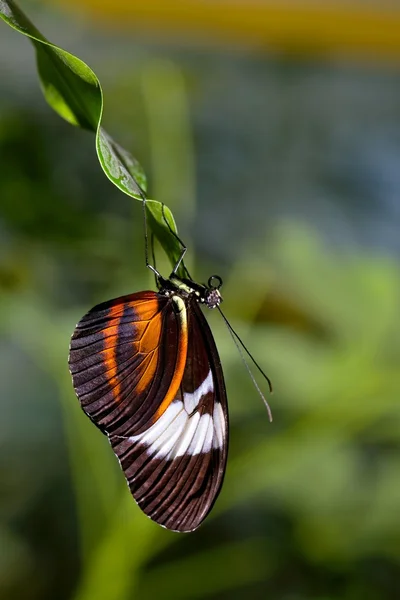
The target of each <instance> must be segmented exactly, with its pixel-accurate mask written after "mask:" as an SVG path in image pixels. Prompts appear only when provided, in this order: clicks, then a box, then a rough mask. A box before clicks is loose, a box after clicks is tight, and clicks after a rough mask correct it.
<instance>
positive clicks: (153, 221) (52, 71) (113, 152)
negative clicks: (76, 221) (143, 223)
mask: <svg viewBox="0 0 400 600" xmlns="http://www.w3.org/2000/svg"><path fill="white" fill-rule="evenodd" d="M0 17H1V18H2V19H3V20H4V21H5V22H6V23H7V24H8V25H10V27H12V28H13V29H15V30H16V31H18V32H19V33H22V34H23V35H26V36H27V37H29V39H30V41H31V42H32V44H33V45H34V47H35V50H36V61H37V67H38V73H39V78H40V84H41V88H42V91H43V94H44V96H45V98H46V100H47V102H48V104H49V105H50V106H51V107H52V108H53V109H54V110H55V111H56V112H57V113H58V114H59V115H60V116H61V117H62V118H63V119H65V120H66V121H68V123H71V124H72V125H76V126H78V127H81V128H83V129H88V130H89V131H92V132H94V133H95V134H96V151H97V155H98V158H99V161H100V164H101V166H102V168H103V171H104V173H105V174H106V175H107V177H108V178H109V179H110V181H111V182H112V183H113V184H114V185H116V186H117V187H118V188H119V189H120V190H121V191H122V192H124V193H125V194H127V195H128V196H130V197H132V198H135V199H136V200H140V201H142V200H143V198H145V193H146V189H147V185H146V175H145V173H144V171H143V168H142V167H141V165H140V164H139V163H138V161H137V160H136V159H135V158H134V157H133V156H132V155H131V154H130V153H129V152H127V151H126V150H125V149H124V148H122V147H121V146H120V145H119V144H117V143H116V142H115V141H114V140H113V139H112V138H111V137H110V136H109V135H108V133H107V132H106V131H105V130H104V129H103V127H102V126H101V121H102V114H103V92H102V89H101V85H100V81H99V80H98V78H97V76H96V75H95V73H94V72H93V71H92V70H91V69H90V67H88V66H87V65H86V64H85V63H84V62H83V61H82V60H80V59H79V58H77V57H76V56H74V55H73V54H70V53H69V52H66V51H65V50H62V49H61V48H59V47H58V46H55V45H54V44H52V43H51V42H49V41H48V40H47V39H46V38H45V37H44V36H43V35H42V34H41V33H40V32H39V31H38V30H37V29H36V27H35V26H34V25H33V23H31V21H30V20H29V19H28V17H26V15H25V14H24V13H23V12H22V11H21V9H20V8H19V7H18V6H17V5H16V4H15V2H13V1H12V0H0ZM147 215H148V217H149V218H148V223H149V227H150V228H151V230H152V231H153V233H154V235H155V236H156V238H157V239H158V241H159V242H160V244H161V246H162V248H163V249H164V251H165V252H166V254H167V256H168V258H169V260H170V262H171V264H172V265H173V266H174V265H175V264H176V261H177V260H178V258H179V256H180V254H181V250H182V248H181V244H180V242H179V240H178V238H177V237H176V236H175V235H174V234H173V232H174V233H176V231H177V229H176V225H175V221H174V218H173V216H172V213H171V211H170V209H168V208H167V207H164V210H163V209H162V204H161V203H160V202H157V201H156V200H152V201H149V203H148V204H147ZM178 274H179V275H182V276H184V274H185V270H184V265H183V263H182V264H181V266H180V268H179V270H178Z"/></svg>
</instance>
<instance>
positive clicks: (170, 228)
mask: <svg viewBox="0 0 400 600" xmlns="http://www.w3.org/2000/svg"><path fill="white" fill-rule="evenodd" d="M162 216H163V219H164V222H165V224H166V226H167V227H168V229H169V232H170V233H171V234H172V235H173V236H174V238H175V239H176V240H177V241H178V242H179V243H180V245H181V246H182V251H181V255H180V257H179V258H178V260H177V262H176V265H175V266H174V268H173V270H172V273H173V274H174V275H175V274H176V272H177V270H178V269H179V265H180V264H181V263H182V265H183V268H184V269H185V273H186V276H187V277H188V278H189V279H190V280H191V281H192V277H191V275H190V273H189V271H188V270H187V268H186V265H185V263H184V262H183V258H184V256H185V254H186V251H187V247H186V245H185V244H184V243H183V241H182V240H181V238H180V237H179V236H178V234H177V233H176V231H174V230H173V229H172V227H171V225H170V224H169V223H168V219H167V217H166V216H165V204H164V203H163V204H162Z"/></svg>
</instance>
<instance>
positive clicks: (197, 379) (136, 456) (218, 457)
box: [110, 297, 228, 531]
mask: <svg viewBox="0 0 400 600" xmlns="http://www.w3.org/2000/svg"><path fill="white" fill-rule="evenodd" d="M172 302H174V303H175V302H176V303H177V305H178V306H180V307H181V308H182V304H183V306H185V304H184V303H183V300H181V299H180V298H178V297H173V298H172ZM186 311H187V323H188V350H187V360H186V366H185V370H184V374H183V378H182V382H181V386H180V389H179V390H178V391H177V393H176V395H175V398H174V400H173V402H172V403H170V404H169V405H168V407H167V409H166V410H165V411H164V412H163V413H162V414H161V415H160V416H159V417H158V419H157V420H156V421H155V423H153V424H152V425H151V426H150V427H149V428H148V429H146V430H144V431H142V432H141V433H140V434H137V435H131V436H123V437H121V436H117V435H110V442H111V445H112V447H113V449H114V452H115V453H116V455H117V456H118V458H119V460H120V463H121V467H122V469H123V471H124V473H125V476H126V478H127V481H128V485H129V487H130V490H131V492H132V495H133V496H134V498H135V500H136V501H137V503H138V504H139V506H140V508H141V509H142V510H143V511H144V512H145V513H146V514H147V515H148V516H149V517H150V518H151V519H153V520H154V521H156V522H157V523H159V524H161V525H163V526H164V527H167V528H168V529H172V530H174V531H192V530H194V529H196V528H197V527H198V526H199V525H200V524H201V522H202V521H203V520H204V518H205V517H206V516H207V514H208V513H209V511H210V510H211V508H212V506H213V504H214V502H215V500H216V498H217V496H218V493H219V491H220V489H221V485H222V481H223V477H224V472H225V465H226V458H227V450H228V411H227V402H226V392H225V385H224V379H223V374H222V368H221V363H220V360H219V356H218V352H217V349H216V346H215V342H214V339H213V337H212V334H211V331H210V328H209V326H208V323H207V321H206V319H205V317H204V315H203V313H202V311H201V309H200V307H199V305H198V304H197V301H196V300H195V299H194V298H193V297H191V298H190V299H189V300H188V301H187V303H186ZM161 400H162V397H161V396H160V397H159V402H161Z"/></svg>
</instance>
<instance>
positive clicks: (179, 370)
mask: <svg viewBox="0 0 400 600" xmlns="http://www.w3.org/2000/svg"><path fill="white" fill-rule="evenodd" d="M172 301H173V302H174V303H175V306H176V307H177V308H178V313H177V317H178V320H179V324H180V331H179V340H178V352H177V363H176V365H175V371H174V375H173V377H172V380H171V383H170V386H169V388H168V392H167V393H166V394H165V397H164V400H163V401H162V402H161V404H160V406H159V408H158V410H157V412H156V414H155V415H154V421H157V419H159V418H160V417H161V415H162V414H163V413H164V412H165V411H166V410H167V408H168V406H169V405H170V404H171V402H172V401H173V400H174V398H175V397H176V394H177V392H178V389H179V386H180V385H181V382H182V377H183V372H184V370H185V365H186V358H187V347H188V327H187V310H186V305H185V302H184V301H183V300H182V298H181V297H180V296H172Z"/></svg>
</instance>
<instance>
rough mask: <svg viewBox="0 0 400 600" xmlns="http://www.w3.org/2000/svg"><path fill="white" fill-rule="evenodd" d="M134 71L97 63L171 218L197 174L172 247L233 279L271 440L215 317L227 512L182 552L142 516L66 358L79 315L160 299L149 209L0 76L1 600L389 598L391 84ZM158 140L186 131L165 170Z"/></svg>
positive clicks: (394, 308) (398, 411)
mask: <svg viewBox="0 0 400 600" xmlns="http://www.w3.org/2000/svg"><path fill="white" fill-rule="evenodd" d="M62 26H63V27H65V24H64V23H63V24H62ZM17 37H18V36H17ZM3 39H4V38H3ZM9 39H10V40H11V38H9ZM9 39H8V38H7V44H8V43H9ZM10 43H13V42H10ZM101 43H102V44H103V43H104V40H103V38H102V39H101ZM131 43H133V42H132V41H131V40H129V44H128V46H127V47H129V46H130V44H131ZM3 44H4V42H3V41H2V39H1V38H0V50H3V49H4V47H5V46H4V45H3ZM93 44H94V45H95V41H94V42H93ZM110 47H111V44H110ZM136 48H137V52H140V48H141V46H137V47H136ZM23 51H24V52H28V49H27V48H24V49H23ZM114 51H115V52H117V51H116V50H114ZM142 51H143V50H142ZM143 52H144V51H143ZM127 54H128V53H127ZM144 54H145V56H144V59H143V60H142V63H141V64H140V66H137V68H136V70H135V73H132V75H131V82H130V87H129V86H128V78H127V77H126V71H125V72H124V75H125V76H124V77H123V78H122V79H119V78H118V77H117V76H116V75H115V72H114V71H115V65H116V63H117V62H118V61H117V58H118V60H121V61H123V59H124V58H125V60H128V61H129V60H130V57H129V56H128V55H127V56H126V57H125V55H124V52H123V50H120V51H119V54H118V53H116V54H115V55H112V56H110V57H109V61H110V62H109V63H105V64H106V65H107V66H108V68H109V70H110V72H112V73H113V77H114V78H115V79H112V77H111V75H109V77H110V78H111V79H110V80H108V84H107V85H108V86H109V87H107V88H106V93H107V90H108V92H109V95H110V109H111V110H110V114H111V117H110V122H111V124H112V129H113V131H114V130H115V131H116V132H117V137H120V136H119V135H118V133H121V132H122V134H123V135H125V136H127V138H126V139H127V140H128V142H129V139H130V133H129V134H127V133H126V131H124V127H126V122H127V116H131V114H127V111H128V109H127V105H129V103H130V102H132V103H133V104H134V105H135V106H134V109H132V110H134V128H135V135H136V139H135V144H136V145H137V144H138V140H139V142H140V145H141V147H142V148H143V157H144V160H143V162H144V164H146V163H147V164H148V165H149V172H150V173H151V182H152V183H153V185H155V186H156V187H157V189H158V190H159V191H160V193H162V192H163V182H164V181H165V182H166V192H167V194H168V197H173V189H172V188H173V186H172V184H171V181H173V176H172V175H171V174H172V173H176V172H177V170H178V169H177V165H181V164H186V165H188V172H189V173H190V174H189V175H188V177H187V180H186V183H185V189H186V190H187V191H188V194H192V195H191V196H190V197H191V203H190V210H188V208H187V205H186V204H184V205H183V207H182V213H180V204H183V203H181V202H180V194H182V190H181V189H177V190H176V196H177V198H178V200H179V201H178V200H176V205H174V206H173V208H174V212H175V213H176V214H177V216H178V224H180V223H181V220H180V216H181V214H182V221H183V222H184V223H185V225H184V227H183V231H184V232H185V233H187V235H184V238H185V240H186V239H187V237H188V236H189V234H190V232H192V235H193V238H194V239H195V242H194V243H193V244H192V245H191V247H190V249H189V250H190V253H191V255H192V258H193V256H195V258H196V263H197V268H196V276H197V277H198V279H199V280H200V281H201V280H203V279H206V278H207V277H208V276H209V275H210V274H211V273H219V274H220V275H221V276H222V277H223V279H224V286H223V290H222V292H223V296H224V300H225V302H224V312H225V313H226V314H227V316H228V317H229V318H230V320H231V322H232V325H233V326H234V328H235V329H236V330H237V331H238V332H239V333H240V335H241V337H242V338H243V340H244V341H245V343H246V345H247V346H248V347H249V348H250V350H251V351H252V353H253V354H254V356H255V357H256V358H257V360H258V361H259V362H260V363H261V364H262V366H263V367H264V368H265V369H266V371H267V372H268V374H269V375H270V376H271V378H272V381H273V384H274V390H275V391H274V394H273V395H272V396H271V398H270V404H271V406H272V410H273V415H274V421H273V423H272V424H269V423H268V419H267V415H266V411H265V407H264V406H263V404H262V402H261V400H260V399H259V398H258V396H257V393H256V391H255V390H254V388H253V386H252V384H251V381H250V380H249V378H248V376H247V373H246V370H245V368H244V367H243V366H242V365H241V363H240V357H239V356H238V353H237V350H236V348H235V346H234V345H233V344H232V340H231V339H230V337H229V335H228V332H227V330H226V328H225V327H224V324H223V323H222V322H221V320H220V319H218V315H214V314H212V313H211V314H208V315H207V316H208V317H209V320H210V323H211V326H212V329H213V332H214V334H215V337H216V341H217V345H218V348H219V350H220V354H221V358H222V361H223V365H224V372H225V377H226V382H227V387H228V395H229V405H230V417H231V428H232V431H231V448H230V456H229V461H228V470H227V476H226V479H225V483H224V487H223V490H222V493H221V495H220V497H219V499H218V501H217V503H216V505H215V508H214V509H213V512H212V513H211V515H210V517H209V518H208V519H207V521H206V523H205V524H204V525H203V526H202V527H201V528H200V529H199V530H198V531H197V532H195V533H193V534H188V535H179V534H174V533H171V532H168V531H165V530H163V529H162V528H160V527H158V526H157V525H155V524H154V523H152V522H151V521H150V520H148V519H146V517H144V515H143V514H142V513H141V511H140V510H139V509H138V508H137V507H136V506H135V504H134V502H133V500H132V498H131V497H130V494H129V492H128V490H127V488H126V484H125V482H124V479H123V476H122V474H121V472H120V470H119V467H118V464H117V462H116V460H115V459H114V456H113V453H112V451H111V450H110V448H109V446H108V444H107V441H106V440H105V439H104V437H103V436H102V435H101V434H100V433H99V432H98V431H97V430H96V428H94V427H93V426H92V424H91V423H90V422H89V420H88V419H87V418H86V417H85V416H84V415H83V413H82V411H81V410H80V407H79V405H78V402H77V401H76V398H75V396H74V392H73V389H72V385H71V381H70V377H69V373H68V368H67V354H68V340H69V337H70V334H71V332H72V330H73V328H74V325H75V323H76V321H77V320H78V319H79V318H80V317H81V316H82V314H84V312H85V311H86V310H87V309H88V308H89V307H90V306H92V305H94V304H95V303H96V302H99V301H102V300H106V299H108V298H111V297H114V296H117V295H120V294H123V293H129V292H132V291H135V290H140V289H146V288H149V287H151V286H152V281H151V278H150V275H149V274H148V273H146V269H145V267H144V264H143V236H142V220H141V211H140V205H139V204H138V203H131V202H130V201H128V202H127V201H126V200H127V199H126V198H125V197H123V196H122V195H121V194H120V193H119V192H118V190H116V189H115V188H114V186H112V185H110V184H109V183H108V182H107V181H105V180H104V177H103V175H102V173H101V172H100V171H99V169H98V165H97V161H96V157H95V156H94V153H93V143H92V140H91V139H90V136H88V135H86V134H85V133H83V132H79V131H76V130H73V129H72V128H70V127H69V126H68V125H67V124H65V123H63V122H62V121H60V120H59V119H58V118H57V117H56V116H54V115H52V114H51V111H49V110H48V108H47V107H46V106H44V105H43V103H42V100H41V98H40V95H39V92H36V87H35V86H36V83H35V82H34V79H32V85H31V84H30V80H29V79H27V77H28V76H27V75H26V73H25V71H24V66H23V65H24V64H25V63H23V62H22V63H21V64H22V66H21V65H20V67H19V68H20V69H21V71H20V73H22V75H21V76H20V77H21V78H22V81H23V87H22V88H21V90H20V93H19V92H18V81H19V78H18V77H16V78H14V79H13V76H12V75H11V74H10V73H11V72H12V73H13V74H14V77H15V76H16V73H18V72H19V71H18V69H17V67H15V68H14V69H11V70H10V72H8V71H5V70H4V65H3V63H0V81H1V82H2V87H1V89H0V158H1V160H0V165H1V167H0V171H1V176H0V199H1V200H0V202H1V204H0V211H1V213H0V231H1V235H0V249H1V252H0V332H1V338H0V370H1V376H0V387H1V395H0V398H1V404H2V419H1V421H0V446H1V454H0V461H1V462H0V470H1V481H2V486H1V492H0V511H1V523H0V597H1V598H2V600H3V598H4V600H13V599H14V598H15V599H16V598H18V600H20V599H21V600H25V599H27V600H39V599H40V600H42V599H47V598H48V599H49V600H50V599H51V600H54V599H55V598H56V599H57V600H63V599H64V598H65V599H71V600H89V599H92V598H96V599H98V600H102V599H103V598H104V599H107V600H131V599H133V598H138V597H140V598H143V599H144V600H147V599H149V600H150V599H153V598H165V599H169V598H174V599H175V598H182V599H186V598H188V599H189V598H196V599H197V598H211V599H214V598H215V599H222V600H224V599H225V598H226V599H233V600H236V599H241V598H254V599H258V598H260V599H261V598H266V597H268V598H273V599H274V600H281V599H282V600H308V599H310V598H312V599H313V600H314V599H315V600H336V599H339V598H340V599H344V600H361V599H362V600H382V599H385V600H386V599H388V600H392V599H393V600H395V599H397V598H398V597H399V593H400V589H399V582H398V573H399V558H400V557H399V554H400V553H399V548H400V529H399V525H398V523H399V506H400V484H399V479H398V473H399V467H400V451H399V450H400V406H399V401H398V398H399V393H398V390H399V387H400V371H399V363H400V341H399V340H400V319H399V311H398V306H399V303H400V274H399V273H400V271H399V259H398V253H397V248H398V246H397V243H398V242H397V241H396V236H393V235H392V232H393V231H394V230H396V224H398V221H396V214H397V212H396V211H397V209H396V203H395V202H394V201H393V189H395V187H396V186H395V185H394V184H395V182H396V181H397V180H396V173H397V171H396V168H397V166H398V164H399V163H398V160H399V156H400V152H398V145H397V142H396V140H397V139H398V138H399V139H400V136H399V135H398V134H399V133H400V132H399V130H398V129H396V119H395V116H396V115H397V114H398V106H399V105H397V108H396V103H395V102H394V98H397V96H396V93H397V92H396V90H397V87H398V85H397V83H396V79H395V77H396V76H395V75H393V74H392V73H391V72H388V73H386V74H385V73H380V72H379V73H378V74H377V75H376V72H375V71H374V70H373V69H372V68H371V69H372V70H371V72H370V74H369V75H370V77H371V79H372V82H371V83H369V82H368V84H365V81H366V77H365V73H364V72H361V73H358V79H357V82H358V86H359V87H360V90H361V91H357V93H356V92H355V91H354V88H353V87H351V85H350V84H349V82H348V81H349V78H350V74H349V72H348V70H347V68H345V74H344V75H342V76H340V77H342V79H337V80H335V81H336V84H335V83H334V81H333V80H332V83H329V82H328V83H327V81H328V74H327V69H328V67H326V69H324V68H323V67H319V68H318V69H315V70H312V69H311V68H310V69H311V71H312V73H311V74H310V72H311V71H310V70H308V69H307V68H306V67H304V66H302V65H299V64H292V65H290V64H288V65H283V64H280V63H274V64H273V65H272V66H271V65H268V64H265V65H263V63H262V61H258V60H256V59H255V58H254V57H243V56H239V57H233V58H232V59H229V60H228V59H227V58H224V59H218V58H216V57H215V56H214V55H211V54H210V56H205V57H204V56H203V57H199V56H195V55H192V56H190V57H188V56H186V54H185V52H184V51H183V54H185V56H184V58H180V59H179V56H178V55H179V53H177V56H178V58H177V57H176V56H175V57H174V56H173V55H171V57H170V58H171V59H173V61H174V60H175V63H174V62H173V61H172V62H171V61H170V60H167V59H168V57H167V56H163V61H162V62H160V60H159V56H160V54H161V52H160V50H159V49H158V50H156V51H155V55H156V60H155V59H153V58H152V57H151V56H150V57H149V55H147V54H146V53H145V52H144ZM189 67H190V69H189ZM27 68H28V67H27ZM97 70H98V69H97ZM356 72H357V70H356V69H354V73H356ZM6 73H7V77H6V76H5V74H6ZM260 73H262V74H263V77H264V78H265V81H266V88H265V89H264V88H262V87H261V79H260ZM374 73H375V75H374ZM375 76H376V78H377V79H375V80H374V79H373V77H375ZM338 77H339V75H338ZM106 79H107V77H106ZM321 81H322V88H323V91H322V92H319V91H318V89H319V88H318V82H321ZM376 81H379V82H380V83H381V84H382V85H381V86H380V87H379V86H377V85H376ZM166 82H167V83H166ZM302 82H305V83H304V87H302ZM374 82H375V84H374ZM385 82H386V83H385ZM240 83H241V84H242V85H240ZM234 84H235V85H234ZM335 85H336V87H335ZM364 85H368V86H371V87H368V89H369V90H370V95H368V94H367V95H365V102H364V104H362V103H361V99H362V98H363V97H364V96H363V94H362V93H361V92H362V91H363V90H364V88H363V86H364ZM157 86H159V87H158V89H159V90H160V103H159V104H158V103H157V101H156V100H157V96H158V94H154V93H152V92H151V90H154V89H157ZM251 86H253V87H251ZM346 86H347V87H346ZM348 86H350V87H348ZM385 86H386V87H385ZM372 88H373V89H372ZM378 88H379V89H378ZM185 89H187V97H186V96H185V93H184V90H185ZM294 90H296V98H295V99H293V91H294ZM311 90H313V91H312V93H311ZM332 90H336V96H335V98H334V100H335V101H333V100H332V104H329V99H330V96H331V93H330V92H332ZM343 90H345V91H343ZM385 90H386V91H387V92H388V94H387V95H386V96H385ZM161 92H163V94H161ZM341 94H342V95H341ZM379 94H381V96H379ZM227 95H231V96H232V97H231V98H228V100H229V101H227ZM149 97H151V100H152V101H151V102H149ZM308 97H309V103H307V101H306V100H307V99H308ZM338 97H339V98H340V101H338V100H337V98H338ZM388 97H389V99H388ZM127 98H129V101H127ZM168 98H177V100H175V101H172V104H174V105H176V104H178V105H179V106H180V107H181V108H180V109H179V110H176V111H175V112H174V111H172V110H171V102H168ZM378 98H380V102H379V104H378V103H377V99H378ZM132 99H133V100H132ZM267 100H268V102H267ZM188 106H190V109H191V110H192V111H193V125H194V129H193V133H190V131H189V128H188V118H187V112H188ZM375 106H376V107H377V108H376V112H375V113H374V112H373V111H372V108H371V107H375ZM118 107H120V112H121V114H119V112H118ZM326 107H327V108H326ZM324 110H327V111H328V112H329V113H331V115H332V121H331V122H329V120H327V119H325V118H324V115H325V113H324ZM279 111H280V112H279ZM335 111H336V112H335ZM391 111H392V112H391ZM312 115H313V116H314V117H315V123H316V125H315V129H313V128H312V127H311V125H310V122H311V121H312ZM371 115H375V119H371ZM119 117H120V120H119ZM357 119H358V120H357ZM368 120H370V121H371V122H372V124H371V127H370V129H369V130H367V128H366V125H365V123H366V122H367V121H368ZM344 125H346V127H347V129H346V131H345V132H344V131H341V130H340V127H344ZM379 127H381V129H379ZM157 131H162V132H163V139H161V140H158V138H157ZM257 131H258V132H259V135H256V133H257ZM168 132H181V136H180V137H179V143H172V144H171V145H170V146H169V147H170V153H169V154H167V152H166V151H167V149H168V147H167V146H166V142H165V139H164V135H171V136H172V135H173V133H170V134H168ZM349 132H350V133H349ZM377 132H378V133H379V135H377ZM385 132H386V133H387V137H385V135H384V134H385ZM149 133H150V135H149ZM123 135H122V139H123ZM368 136H370V137H368ZM397 136H398V138H397ZM264 140H266V141H264ZM321 140H323V143H324V144H325V146H324V145H323V143H322V142H321ZM385 140H389V142H385ZM317 142H318V143H320V144H321V146H319V145H318V143H317ZM123 143H124V145H128V144H126V141H125V140H123ZM263 143H265V144H266V146H262V144H263ZM312 143H315V145H314V146H313V145H312ZM335 144H336V145H335ZM320 148H325V150H326V151H325V152H322V151H321V150H320ZM382 148H383V150H382V151H381V149H382ZM193 149H195V151H196V154H195V155H194V154H193ZM135 152H137V148H136V149H135ZM138 154H139V153H138ZM162 157H164V161H162V160H161V159H162ZM257 157H258V159H257V160H255V158H257ZM367 159H368V160H367ZM329 161H331V162H329ZM368 161H369V162H368ZM195 162H196V172H197V174H198V177H199V179H198V186H197V187H198V190H199V198H198V202H197V205H196V204H195V202H194V192H193V190H194V189H195V187H196V186H195V181H194V176H195V174H194V169H193V171H191V167H190V165H193V164H194V163H195ZM157 165H158V166H157ZM160 165H161V166H160ZM368 165H369V166H368ZM380 165H381V170H379V168H380ZM390 165H392V167H393V169H392V170H390ZM146 170H147V168H146ZM264 172H265V173H266V174H267V175H268V177H269V178H270V179H271V181H270V185H269V187H268V186H267V185H266V183H265V180H264V179H263V174H264ZM382 173H383V175H382ZM385 174H386V175H385ZM384 175H385V176H384ZM307 177H309V178H307ZM278 180H279V181H282V188H278V187H277V182H278ZM310 182H311V183H310ZM240 184H242V185H240ZM383 184H385V185H383ZM280 192H282V193H280ZM255 198H256V199H258V204H254V202H255V200H254V199H255ZM160 199H161V200H165V198H160ZM317 199H319V200H320V202H319V203H318V202H317ZM377 199H378V200H377ZM278 203H280V204H281V205H282V211H281V212H278V209H277V206H278ZM390 207H393V209H392V210H391V212H390V210H389V208H390ZM191 218H193V219H194V221H193V222H194V226H193V225H192V226H191V225H190V220H191ZM349 231H350V233H349ZM352 232H354V235H352ZM360 240H362V241H363V242H364V243H360ZM161 267H162V268H164V267H165V268H167V265H165V263H164V264H163V263H161ZM161 267H160V268H161Z"/></svg>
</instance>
